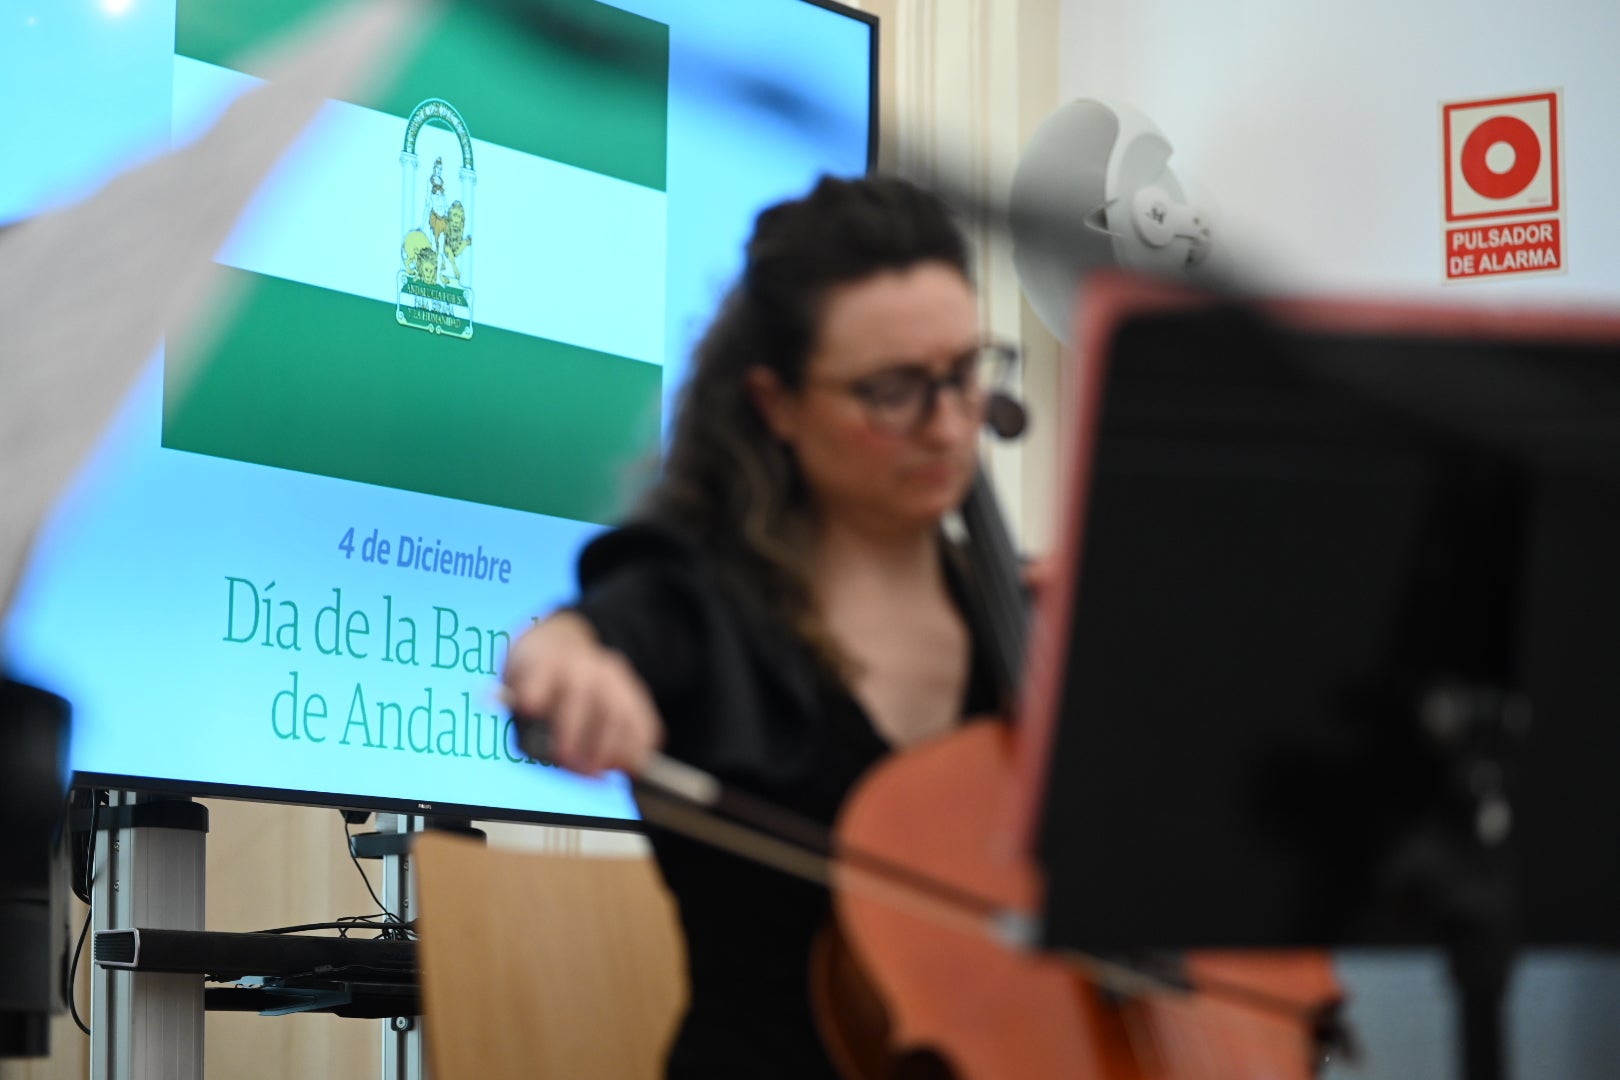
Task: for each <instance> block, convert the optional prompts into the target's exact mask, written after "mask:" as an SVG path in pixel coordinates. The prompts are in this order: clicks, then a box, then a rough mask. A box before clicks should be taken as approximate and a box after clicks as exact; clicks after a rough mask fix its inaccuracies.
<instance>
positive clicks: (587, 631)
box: [501, 611, 664, 776]
mask: <svg viewBox="0 0 1620 1080" xmlns="http://www.w3.org/2000/svg"><path fill="white" fill-rule="evenodd" d="M501 681H502V682H503V683H505V685H506V689H505V693H504V697H505V699H506V704H507V706H508V707H509V708H510V709H511V710H512V715H513V717H514V718H515V719H517V720H518V722H519V723H525V724H531V723H539V724H544V725H546V727H547V728H549V730H550V734H551V746H550V750H549V753H548V756H549V757H550V759H551V760H552V761H555V762H556V763H557V764H559V765H561V766H563V767H564V768H566V769H571V770H573V771H574V772H579V773H585V774H587V775H591V776H595V775H596V774H598V773H600V772H602V771H603V770H605V769H625V770H628V771H631V772H635V771H637V770H639V769H640V768H641V767H642V765H644V764H645V763H646V761H647V758H648V757H649V756H650V755H651V754H652V753H653V752H654V751H655V750H657V749H658V747H659V746H661V745H663V741H664V725H663V723H662V722H661V721H660V720H659V718H658V710H657V708H656V707H655V706H654V705H653V700H652V695H651V694H650V693H649V692H648V690H647V684H646V683H644V682H642V680H641V676H639V675H637V674H636V672H635V669H634V668H632V667H631V666H630V664H629V662H628V661H627V660H625V658H624V657H623V656H622V655H620V654H619V653H617V652H615V651H613V650H612V649H609V648H607V647H606V646H604V645H603V644H602V643H601V642H600V641H598V640H597V637H596V631H595V629H593V628H592V626H591V624H590V622H589V621H587V620H586V619H585V617H584V616H582V615H579V614H577V613H575V612H572V611H559V612H557V613H556V614H554V615H552V616H550V617H549V618H547V619H545V620H544V621H543V622H541V623H539V624H538V625H537V626H535V627H533V628H532V629H530V630H528V631H527V632H525V633H524V634H523V636H522V637H520V638H518V639H517V641H516V642H514V643H513V645H512V648H511V651H510V652H508V653H507V657H506V670H505V671H504V672H502V675H501Z"/></svg>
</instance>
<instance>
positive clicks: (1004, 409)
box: [984, 390, 1029, 439]
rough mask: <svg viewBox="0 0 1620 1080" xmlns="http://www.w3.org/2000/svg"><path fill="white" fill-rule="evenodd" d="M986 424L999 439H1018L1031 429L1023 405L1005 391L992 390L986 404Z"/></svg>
mask: <svg viewBox="0 0 1620 1080" xmlns="http://www.w3.org/2000/svg"><path fill="white" fill-rule="evenodd" d="M984 422H985V423H986V424H988V425H989V426H990V430H991V431H993V432H995V434H996V438H998V439H1016V438H1018V437H1019V436H1020V435H1022V434H1023V433H1024V429H1025V428H1027V427H1029V414H1028V412H1026V411H1025V409H1024V406H1023V404H1022V403H1021V402H1020V401H1019V400H1018V399H1017V398H1015V397H1013V396H1012V395H1011V394H1009V393H1007V391H1005V390H992V391H991V392H990V399H989V401H988V402H986V404H985V409H984Z"/></svg>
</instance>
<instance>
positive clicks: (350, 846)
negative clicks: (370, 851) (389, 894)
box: [339, 811, 400, 937]
mask: <svg viewBox="0 0 1620 1080" xmlns="http://www.w3.org/2000/svg"><path fill="white" fill-rule="evenodd" d="M339 813H340V814H341V813H342V811H339ZM343 839H344V845H343V846H344V847H345V848H346V849H347V850H348V852H349V861H350V862H352V863H354V871H355V873H357V874H359V875H360V880H361V881H363V882H365V884H366V892H368V893H370V894H371V899H372V900H374V901H375V902H376V904H377V910H378V911H379V912H381V913H382V916H383V918H385V919H387V920H388V921H389V922H391V923H398V922H399V921H400V918H399V916H398V915H395V914H394V913H393V912H392V911H389V910H388V906H387V905H386V904H384V903H383V902H382V898H381V897H379V896H378V895H377V890H376V889H373V888H372V887H371V879H370V878H369V877H367V876H366V868H365V867H363V866H361V865H360V860H359V858H358V857H357V856H356V855H355V853H354V833H353V831H352V830H351V829H350V828H349V819H348V818H347V817H345V818H344V819H343ZM383 936H384V937H394V936H396V935H395V933H394V931H393V930H391V929H390V930H385V931H383Z"/></svg>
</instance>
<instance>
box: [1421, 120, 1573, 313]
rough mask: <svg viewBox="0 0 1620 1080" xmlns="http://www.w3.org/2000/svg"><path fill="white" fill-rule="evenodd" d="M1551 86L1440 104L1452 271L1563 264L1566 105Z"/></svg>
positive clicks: (1511, 270) (1455, 276) (1464, 273)
mask: <svg viewBox="0 0 1620 1080" xmlns="http://www.w3.org/2000/svg"><path fill="white" fill-rule="evenodd" d="M1561 104H1562V103H1561V101H1560V100H1559V93H1558V91H1556V90H1550V91H1546V92H1543V93H1536V94H1520V95H1517V96H1514V97H1496V98H1486V99H1482V100H1478V101H1455V102H1451V103H1449V104H1445V105H1442V106H1441V110H1440V114H1441V125H1442V128H1443V134H1444V138H1443V140H1442V141H1443V143H1444V148H1445V163H1444V166H1445V173H1444V175H1445V197H1446V207H1445V211H1446V221H1447V223H1448V224H1449V223H1452V222H1459V223H1462V222H1480V223H1481V224H1479V225H1463V226H1462V227H1460V228H1459V227H1448V228H1447V229H1446V230H1445V238H1446V244H1445V247H1446V255H1445V260H1446V279H1447V280H1449V281H1455V280H1459V279H1462V278H1472V277H1483V276H1493V275H1497V274H1522V273H1529V272H1540V273H1546V272H1549V271H1552V272H1558V271H1561V270H1563V269H1564V228H1563V225H1564V221H1563V206H1562V202H1563V199H1562V193H1563V189H1562V167H1563V162H1562V143H1561V139H1560V133H1559V122H1560V117H1561V114H1562V112H1563V110H1562V108H1561Z"/></svg>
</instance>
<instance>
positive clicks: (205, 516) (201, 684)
mask: <svg viewBox="0 0 1620 1080" xmlns="http://www.w3.org/2000/svg"><path fill="white" fill-rule="evenodd" d="M612 2H613V3H614V6H618V7H622V8H624V9H626V10H628V11H631V12H634V13H636V14H640V15H644V16H646V17H649V18H652V19H656V20H658V21H660V22H663V23H666V24H668V26H669V27H670V76H669V77H670V88H669V91H670V92H669V117H668V173H667V188H666V193H667V203H666V207H665V221H666V236H665V244H664V251H665V260H666V264H665V267H664V297H663V300H664V302H663V306H662V319H663V356H662V361H663V385H664V389H665V395H666V402H672V400H673V394H674V393H675V391H676V389H677V388H678V386H679V384H680V381H681V379H682V376H683V374H684V369H685V359H686V356H687V354H688V352H689V350H690V347H691V344H692V342H693V341H694V339H695V338H696V336H697V335H698V334H699V333H700V332H701V330H702V328H703V326H704V325H705V323H706V321H707V319H708V318H709V317H710V315H711V314H712V312H713V310H714V308H715V306H716V304H717V302H718V300H719V299H720V297H721V295H722V294H723V292H724V290H725V289H726V288H727V287H728V286H729V285H730V283H731V281H732V279H733V278H734V276H735V274H736V272H737V270H738V267H739V258H740V252H741V247H742V244H743V241H744V239H745V238H746V236H747V233H748V231H749V229H750V227H751V224H752V220H753V217H754V215H755V214H756V213H757V212H758V211H759V210H760V209H761V208H763V207H764V206H766V205H769V204H770V203H772V202H775V201H777V200H779V199H781V198H784V197H789V196H792V195H795V194H798V193H801V192H803V191H804V190H806V189H807V188H808V186H809V185H810V184H811V183H812V182H813V180H814V179H815V177H817V176H818V175H820V174H822V173H832V174H838V175H856V174H859V173H862V172H864V171H865V169H866V165H867V158H868V147H869V140H870V136H871V132H870V130H869V123H870V96H871V94H872V80H873V78H874V77H875V73H874V72H873V71H872V70H871V54H872V48H871V40H870V34H871V30H870V29H869V27H868V26H867V25H866V24H865V23H862V22H860V21H857V20H855V19H852V18H849V17H847V16H844V15H842V14H839V13H837V12H833V11H829V10H826V9H822V8H819V7H816V6H814V5H812V4H809V3H804V2H802V0H704V2H702V3H693V2H691V0H612ZM115 10H116V11H119V12H120V13H119V14H112V13H110V12H111V11H115ZM772 86H775V87H778V88H782V89H785V90H787V91H788V92H789V95H790V96H791V97H793V98H796V99H797V100H799V101H800V102H802V103H805V104H807V105H809V106H811V108H810V109H809V110H808V113H804V112H801V113H800V114H799V115H787V114H784V113H783V112H782V111H780V110H779V109H775V108H773V107H772V106H771V104H770V102H771V100H772V97H771V95H770V94H765V95H759V94H756V93H752V92H750V91H751V90H757V89H758V88H760V87H766V88H769V87H772ZM0 88H3V89H4V90H6V91H7V92H8V93H9V94H11V95H12V96H13V98H14V99H15V98H19V97H21V98H23V99H25V100H26V101H27V102H28V108H26V109H19V110H16V111H15V112H14V116H13V122H12V124H11V125H10V128H9V131H8V137H7V139H6V143H7V152H6V153H5V155H4V157H3V159H0V160H4V161H5V162H6V163H7V164H6V167H4V168H0V223H3V222H6V221H11V220H16V219H20V218H23V217H27V216H29V215H31V214H34V213H37V212H40V211H42V210H47V209H49V208H51V207H53V206H58V205H62V204H64V203H67V202H71V201H73V200H75V199H78V198H81V197H83V196H84V195H86V194H88V193H90V192H92V191H93V190H95V188H96V187H98V186H99V185H100V184H101V183H103V182H104V181H105V180H106V178H107V177H108V176H109V175H111V174H112V173H113V172H114V171H116V170H118V169H120V168H123V167H127V166H128V165H130V164H133V163H136V162H139V161H141V160H143V159H146V158H149V157H151V156H153V155H155V154H158V153H161V152H162V151H164V150H165V149H166V148H167V147H168V146H170V145H171V142H172V140H173V138H175V137H176V134H177V128H178V129H180V130H179V132H178V133H179V134H184V129H185V128H186V126H187V123H189V121H188V120H187V119H186V117H181V116H177V115H176V113H177V107H179V106H177V102H176V90H175V57H174V8H173V2H172V0H168V2H146V0H133V2H130V3H127V4H95V3H91V2H88V0H86V2H79V3H73V4H58V3H48V2H46V0H34V2H33V3H31V4H29V3H25V4H23V5H20V6H19V5H11V6H9V7H8V8H7V9H6V10H5V12H4V13H0ZM777 100H780V99H779V98H778V99H777ZM191 107H192V106H191V105H185V109H187V110H189V109H191ZM202 111H204V112H206V110H202ZM295 153H296V151H295ZM275 182H276V180H275V177H274V176H272V178H271V180H270V184H272V185H273V184H274V183H275ZM265 195H267V196H271V197H273V196H274V192H273V191H272V192H266V193H265ZM260 201H264V200H262V199H261V200H256V205H257V203H258V202H260ZM252 226H253V223H252V222H251V221H247V222H244V223H243V226H242V227H241V228H240V229H239V230H238V232H239V233H245V232H250V231H251V229H252ZM230 247H231V245H230V244H227V245H226V248H227V250H229V249H230ZM604 310H611V309H610V308H604ZM604 317H605V316H604ZM161 365H162V355H161V350H159V351H158V352H157V353H156V354H155V355H154V356H153V358H152V361H151V363H150V364H148V365H147V368H146V370H145V371H144V372H143V374H142V376H141V377H140V379H139V380H138V383H137V385H136V386H135V388H134V390H133V391H132V393H131V394H130V396H129V398H128V399H127V400H126V402H125V403H124V405H123V407H122V408H121V410H120V411H119V413H118V415H117V416H116V417H115V418H114V421H113V423H112V424H111V425H110V426H109V428H108V430H107V431H106V433H105V434H104V436H103V438H102V440H101V442H100V443H99V445H98V446H97V447H96V448H95V450H94V451H93V453H92V455H91V457H90V460H89V461H88V463H87V465H86V467H85V468H84V470H83V471H82V473H81V475H80V476H79V477H78V478H77V480H76V481H75V482H74V484H73V485H72V487H71V489H70V490H69V491H68V492H66V493H65V494H64V496H63V499H62V501H61V503H60V505H59V506H58V508H57V510H56V512H55V513H54V515H53V517H52V518H51V520H50V521H49V522H48V523H47V524H46V526H45V528H44V530H43V532H42V534H41V537H40V540H39V543H38V544H37V547H36V551H35V554H34V557H33V560H32V562H31V564H30V566H29V567H28V569H27V572H26V574H25V577H24V580H23V583H22V587H21V588H20V590H19V594H18V597H17V601H16V603H15V605H14V607H13V609H12V611H11V613H10V615H9V618H8V621H7V623H6V626H5V638H4V646H3V650H4V651H3V653H0V655H3V656H4V657H5V660H6V663H7V665H8V666H9V667H10V668H11V669H13V670H14V671H15V672H16V673H17V674H19V675H21V676H22V677H24V678H28V679H31V680H33V681H36V682H38V683H40V684H41V685H44V686H48V687H50V688H51V689H53V690H55V691H57V692H58V693H61V694H63V695H64V696H65V697H67V698H68V699H69V700H70V701H71V702H72V704H73V706H74V729H73V740H72V748H71V752H70V764H71V766H72V768H73V769H74V770H75V771H76V772H78V773H81V774H91V775H96V776H100V777H112V778H125V779H128V780H129V781H130V782H131V786H141V785H140V784H139V783H137V781H141V780H146V781H156V782H157V783H156V784H153V785H151V786H161V787H164V788H166V789H171V790H186V789H188V788H194V789H195V790H197V791H199V792H203V793H207V792H208V791H211V790H223V789H221V788H219V785H228V786H229V788H230V789H232V793H236V794H246V795H260V796H264V797H272V798H276V797H281V798H291V799H296V800H298V801H313V802H323V803H337V804H341V805H353V806H371V805H377V806H382V805H392V804H395V803H398V802H401V801H407V802H410V803H418V804H428V805H432V806H434V807H440V806H446V805H450V806H455V807H458V808H468V807H471V808H474V809H475V811H476V814H475V816H482V817H537V816H538V817H550V816H551V815H564V816H579V817H582V818H590V819H629V818H633V817H634V808H633V805H632V803H631V801H630V799H629V796H628V793H627V787H626V785H625V784H624V782H623V780H622V778H617V777H610V778H607V779H603V780H589V779H584V778H580V777H575V776H572V775H569V774H565V773H563V772H561V771H560V770H556V769H548V768H540V767H536V766H534V765H526V764H517V763H510V762H508V761H505V760H502V761H498V762H485V761H479V760H476V759H472V760H468V759H465V758H459V757H456V756H448V757H447V756H441V755H438V754H434V753H425V754H422V753H410V752H404V753H401V752H398V751H397V750H395V749H394V748H393V747H392V746H389V747H387V748H383V749H377V748H371V749H367V748H363V747H361V746H358V745H348V746H342V747H339V746H338V737H339V734H340V732H341V731H342V730H343V717H344V715H345V713H347V712H349V710H350V704H351V688H353V687H355V686H356V685H359V684H363V685H364V694H363V697H364V698H367V699H371V701H372V702H373V703H374V702H375V700H376V699H379V698H380V699H383V700H387V701H390V702H397V703H398V704H399V707H400V708H401V710H402V711H405V710H410V709H413V708H416V707H429V706H431V708H432V709H433V710H434V711H438V710H443V709H451V710H453V711H455V712H458V713H461V712H483V713H486V714H488V715H491V716H494V715H495V714H496V713H497V712H498V705H497V704H496V702H495V700H494V698H493V691H494V688H495V679H494V677H493V676H490V675H488V674H487V673H484V672H467V671H464V670H461V669H460V668H459V667H456V666H454V665H446V666H444V667H442V668H439V669H433V668H432V667H431V663H429V662H428V661H430V660H431V657H430V656H426V655H425V656H424V663H425V665H426V666H423V667H414V668H407V667H405V666H402V665H398V664H395V665H392V667H390V665H389V664H387V663H385V662H381V661H380V659H379V655H378V653H379V646H380V642H379V641H378V638H380V636H381V634H382V626H381V625H380V624H381V622H382V621H383V618H384V612H385V611H388V610H392V611H393V612H395V613H396V615H397V614H398V613H401V612H406V613H409V615H410V616H413V617H415V618H416V619H417V620H418V621H419V622H421V623H424V625H423V626H422V627H421V629H420V633H421V635H422V640H421V649H422V651H423V652H424V654H430V653H431V652H432V650H433V648H434V646H435V644H441V645H442V644H444V643H445V642H446V641H447V640H455V641H457V642H458V643H465V641H466V640H467V637H466V635H465V629H466V626H467V625H468V624H475V625H477V626H478V627H479V628H480V631H481V632H483V633H485V634H487V633H488V632H489V631H491V630H499V631H502V632H506V633H510V634H512V635H513V636H515V635H516V634H517V633H519V632H521V628H522V627H523V626H525V625H527V624H528V621H529V619H530V618H532V617H534V616H537V615H541V614H544V613H545V612H546V611H548V610H550V609H551V608H552V607H554V606H555V605H556V604H558V603H560V602H563V601H564V600H566V599H567V598H568V597H569V595H570V593H571V590H572V583H573V560H574V556H575V555H576V553H577V551H578V549H579V547H580V546H581V545H582V544H583V543H584V542H585V541H586V540H588V539H589V538H590V537H591V536H592V535H594V533H595V532H596V531H597V528H598V527H597V526H592V525H588V524H585V523H582V522H577V521H570V520H566V519H562V518H549V517H545V516H543V515H536V514H525V513H519V512H516V511H511V510H506V509H502V508H498V507H492V506H483V505H474V504H468V503H462V502H458V501H455V500H451V499H445V498H438V497H433V496H425V495H420V494H415V493H411V492H407V491H402V490H395V489H388V488H380V487H374V486H371V485H366V484H360V483H355V482H351V481H345V480H339V479H333V478H329V477H323V476H315V475H307V474H303V473H293V472H286V471H282V470H277V469H274V468H269V467H264V466H257V465H250V464H244V463H241V462H236V461H229V460H225V459H220V458H213V457H208V456H204V455H198V454H188V453H183V452H178V451H173V450H167V449H164V448H163V447H162V446H161V441H160V440H161V423H162V367H161ZM668 415H669V413H668V410H667V408H666V412H665V418H666V421H667V419H668ZM341 525H353V526H356V527H357V533H358V537H359V538H363V537H365V536H367V535H370V533H371V530H373V529H376V530H377V531H378V533H379V535H380V536H381V537H384V538H388V537H390V536H393V537H397V536H400V535H410V536H417V535H423V536H426V537H427V538H428V539H429V540H442V541H443V542H444V543H445V544H447V545H454V546H458V547H461V546H465V547H468V548H471V547H473V546H474V545H481V546H482V547H483V548H484V549H485V550H486V551H495V550H498V551H500V552H501V553H502V554H503V555H508V556H510V557H511V558H512V562H513V572H512V577H511V581H510V583H509V584H506V585H501V586H492V585H491V583H489V582H472V581H466V580H461V579H455V578H437V577H424V578H417V579H413V578H412V577H411V576H410V575H409V574H407V573H405V572H403V571H398V570H397V569H394V568H390V569H383V568H380V567H376V566H366V567H362V566H360V565H358V564H356V563H355V562H353V561H352V560H345V559H343V557H342V556H341V555H340V554H339V553H338V552H337V551H336V544H337V543H338V540H339V534H340V533H341V531H342V529H341V528H340V527H339V526H341ZM357 542H358V540H357ZM232 578H235V579H237V580H238V581H240V582H246V583H249V584H251V586H252V587H253V590H254V591H255V592H256V593H257V595H258V596H259V598H260V600H261V602H262V601H263V600H265V599H268V600H271V601H272V608H271V621H272V623H273V622H274V621H275V612H276V608H275V606H274V604H275V603H279V602H280V601H281V600H283V599H286V600H290V601H292V602H294V603H296V604H297V605H298V608H299V610H300V612H301V614H302V618H303V619H304V621H305V625H304V627H303V634H304V645H303V648H302V649H301V650H300V651H297V652H293V651H288V650H283V649H281V648H279V647H278V646H277V645H276V644H275V642H274V640H273V638H272V643H271V644H269V645H265V644H263V643H262V641H261V640H260V639H262V637H263V634H262V631H261V632H260V635H259V638H256V639H255V641H254V642H252V643H251V644H245V643H230V642H227V641H226V640H225V639H226V638H227V636H229V635H232V634H235V635H237V636H240V632H241V630H242V629H243V624H241V623H238V625H237V626H235V627H231V626H229V625H228V620H227V606H228V603H229V601H230V599H231V598H232V594H230V592H229V590H230V589H231V588H233V587H234V588H236V589H237V593H236V594H234V596H235V598H236V599H237V600H238V601H240V600H241V599H242V598H244V597H246V596H247V595H248V594H247V592H246V589H245V586H242V585H236V586H231V585H230V584H229V582H230V579H232ZM272 583H273V585H272ZM334 590H341V603H342V606H343V608H344V612H345V617H347V615H348V614H349V613H350V612H353V611H355V610H361V611H364V612H365V613H366V614H367V616H368V619H369V621H370V622H371V624H372V629H373V635H372V637H371V638H370V639H369V646H368V647H369V649H370V653H369V656H368V658H367V659H365V660H356V659H354V658H353V657H341V656H327V655H323V654H321V653H320V652H319V651H318V650H315V649H313V648H311V641H312V638H311V636H310V635H311V630H312V628H311V626H310V625H309V623H310V622H311V621H312V620H313V618H314V617H315V615H316V613H317V611H318V609H320V608H321V607H323V606H326V605H331V604H334V603H335V602H337V601H338V600H339V597H338V594H337V593H336V592H334ZM440 611H453V612H454V613H455V620H456V625H457V626H458V628H459V629H460V630H461V631H463V633H462V635H461V636H460V637H457V638H452V639H442V638H438V637H436V630H435V628H434V627H433V626H432V625H431V622H432V620H433V619H434V618H435V614H436V613H437V612H440ZM242 612H243V609H242V606H241V604H240V603H238V604H237V608H236V614H237V616H238V617H243V616H242ZM438 618H440V619H443V618H444V616H443V615H438ZM438 629H440V630H442V629H443V627H442V626H441V627H440V628H438ZM448 656H449V654H448V653H442V654H441V656H440V657H439V659H441V660H443V659H448ZM486 664H487V661H486ZM295 673H296V675H295ZM295 677H296V679H297V680H298V690H299V697H300V699H301V706H300V707H301V708H305V709H307V708H308V699H309V695H310V694H311V693H314V692H319V693H321V694H322V695H323V700H324V707H325V711H326V713H327V717H326V719H325V720H324V721H322V720H320V719H317V722H316V723H315V725H314V727H315V729H316V730H317V731H318V732H319V733H321V734H322V735H323V736H324V742H322V743H321V744H319V745H318V746H317V745H314V744H312V743H310V742H309V741H308V740H304V739H299V740H286V739H282V738H277V737H274V736H271V735H269V734H268V733H269V730H270V725H271V723H272V721H273V720H274V719H275V716H274V715H273V714H272V705H271V703H272V702H275V701H279V702H280V704H281V705H282V706H285V705H286V704H287V703H288V700H289V698H290V696H291V693H290V692H291V691H292V690H293V679H294V678H295ZM284 691H285V692H287V694H286V695H283V692H284ZM429 695H431V698H430V697H429ZM280 715H281V716H282V717H283V718H285V716H286V715H287V714H286V713H282V714H280ZM286 793H292V794H291V795H288V794H286Z"/></svg>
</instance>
